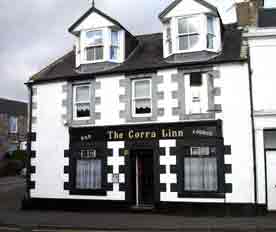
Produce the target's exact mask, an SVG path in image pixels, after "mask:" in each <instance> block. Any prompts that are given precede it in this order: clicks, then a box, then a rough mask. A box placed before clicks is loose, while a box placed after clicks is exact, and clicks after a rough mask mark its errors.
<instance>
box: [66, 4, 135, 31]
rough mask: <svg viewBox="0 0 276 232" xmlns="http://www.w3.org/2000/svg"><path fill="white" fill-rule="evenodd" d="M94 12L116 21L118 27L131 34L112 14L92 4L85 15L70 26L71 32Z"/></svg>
mask: <svg viewBox="0 0 276 232" xmlns="http://www.w3.org/2000/svg"><path fill="white" fill-rule="evenodd" d="M92 12H96V13H97V14H99V15H101V16H103V17H104V18H106V19H107V20H109V21H110V22H112V23H114V24H115V25H117V26H118V27H120V28H122V29H124V30H125V31H126V32H128V33H129V34H131V33H130V32H129V31H128V30H127V29H126V28H124V27H123V26H122V25H121V24H120V23H119V22H118V21H117V20H115V19H113V18H111V17H110V16H108V15H107V14H105V13H104V12H102V11H100V10H99V9H97V8H96V7H94V6H92V7H91V8H90V9H89V10H88V11H86V12H85V13H84V15H82V16H81V17H80V18H79V19H78V20H77V21H76V22H75V23H74V24H73V25H72V26H70V27H69V29H68V31H69V32H71V33H72V32H73V30H74V29H75V28H76V27H77V26H78V25H80V24H81V22H82V21H83V20H84V19H85V18H86V17H88V16H89V15H90V14H91V13H92Z"/></svg>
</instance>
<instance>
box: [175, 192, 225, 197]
mask: <svg viewBox="0 0 276 232" xmlns="http://www.w3.org/2000/svg"><path fill="white" fill-rule="evenodd" d="M178 197H179V198H225V194H224V193H217V192H183V193H178Z"/></svg>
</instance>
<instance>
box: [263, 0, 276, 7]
mask: <svg viewBox="0 0 276 232" xmlns="http://www.w3.org/2000/svg"><path fill="white" fill-rule="evenodd" d="M274 1H275V0H273V3H272V0H269V1H267V0H264V8H265V9H270V8H276V3H275V2H274Z"/></svg>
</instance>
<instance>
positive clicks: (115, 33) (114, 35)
mask: <svg viewBox="0 0 276 232" xmlns="http://www.w3.org/2000/svg"><path fill="white" fill-rule="evenodd" d="M111 43H112V45H116V46H118V45H119V33H118V31H112V32H111Z"/></svg>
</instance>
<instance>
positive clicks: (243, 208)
mask: <svg viewBox="0 0 276 232" xmlns="http://www.w3.org/2000/svg"><path fill="white" fill-rule="evenodd" d="M22 209H23V210H35V209H39V210H61V211H92V212H93V211H94V212H95V211H96V212H122V211H124V212H137V211H133V208H132V205H130V204H129V203H128V202H126V201H96V200H65V199H64V200H61V199H38V198H33V199H24V200H22ZM139 212H140V211H139ZM151 213H164V214H167V215H182V216H189V217H206V216H216V217H225V216H231V217H255V216H263V215H266V214H267V210H266V206H265V205H257V206H256V207H255V206H254V205H253V204H220V203H218V204H216V203H208V204H206V203H203V204H202V203H172V202H160V203H158V204H156V205H155V208H154V209H153V210H152V211H151Z"/></svg>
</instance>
